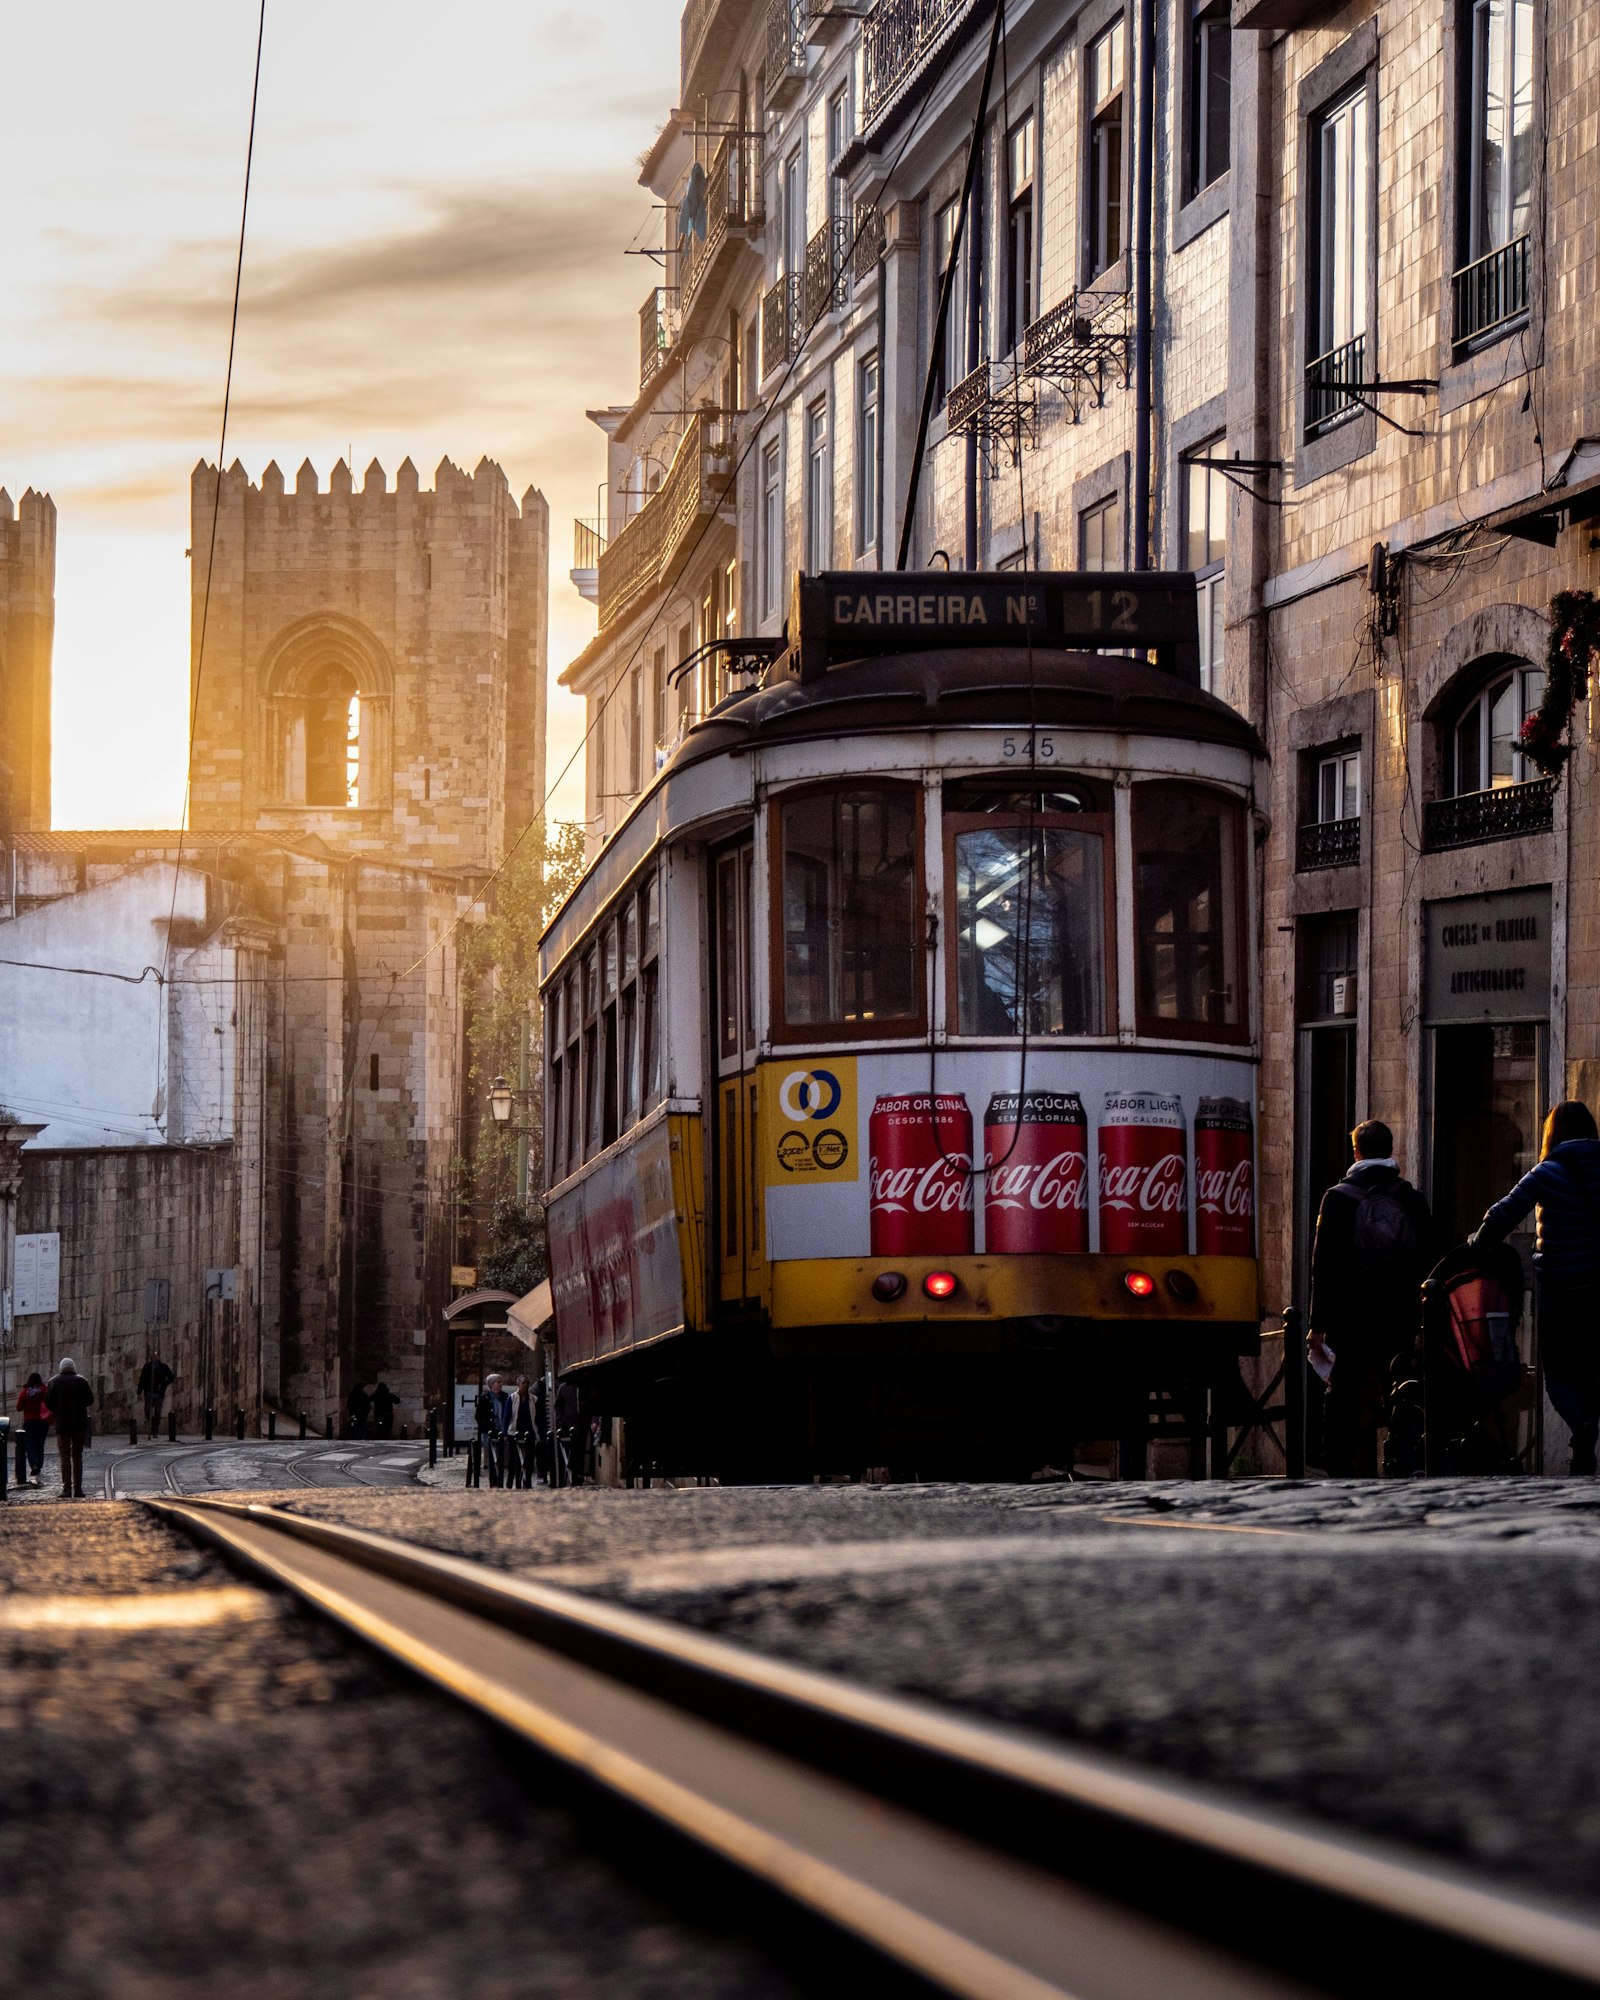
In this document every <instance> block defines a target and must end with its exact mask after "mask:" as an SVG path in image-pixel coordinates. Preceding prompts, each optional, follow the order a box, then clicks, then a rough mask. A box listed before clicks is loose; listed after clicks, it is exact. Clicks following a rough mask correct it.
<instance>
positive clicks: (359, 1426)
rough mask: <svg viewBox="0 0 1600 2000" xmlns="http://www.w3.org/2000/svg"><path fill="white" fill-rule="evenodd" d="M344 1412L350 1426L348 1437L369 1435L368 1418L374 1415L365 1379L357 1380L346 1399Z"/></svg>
mask: <svg viewBox="0 0 1600 2000" xmlns="http://www.w3.org/2000/svg"><path fill="white" fill-rule="evenodd" d="M344 1411H345V1418H346V1420H347V1423H348V1426H349V1428H348V1430H347V1432H346V1435H347V1436H349V1437H353V1438H364V1437H365V1436H366V1434H367V1418H368V1417H369V1416H370V1415H371V1414H372V1397H371V1394H370V1393H369V1391H368V1389H367V1385H366V1381H365V1379H364V1378H362V1379H358V1380H357V1382H356V1384H355V1386H354V1388H352V1389H351V1391H350V1394H349V1395H348V1396H347V1397H346V1398H345V1405H344Z"/></svg>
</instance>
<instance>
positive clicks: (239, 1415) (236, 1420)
mask: <svg viewBox="0 0 1600 2000" xmlns="http://www.w3.org/2000/svg"><path fill="white" fill-rule="evenodd" d="M233 1434H234V1436H235V1437H236V1438H242V1437H243V1436H244V1411H243V1410H241V1409H239V1408H237V1407H236V1408H235V1410H234V1413H233Z"/></svg>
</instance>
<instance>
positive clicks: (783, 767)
mask: <svg viewBox="0 0 1600 2000" xmlns="http://www.w3.org/2000/svg"><path fill="white" fill-rule="evenodd" d="M700 666H701V668H702V670H705V671H708V672H714V673H716V674H717V675H718V676H719V677H720V685H722V686H723V687H726V688H727V689H728V691H727V692H726V693H725V694H723V695H722V698H721V699H720V700H717V701H716V702H715V703H714V705H712V706H710V708H709V712H708V713H707V714H706V716H705V718H704V720H703V721H701V722H699V723H698V724H697V725H696V726H694V727H693V728H692V729H690V730H688V731H687V733H686V734H685V736H684V738H683V740H682V742H681V743H680V744H679V746H678V747H677V749H676V750H675V752H674V753H673V754H672V755H671V756H670V758H668V759H667V760H666V762H665V764H664V767H663V768H662V769H661V770H660V772H659V773H658V774H657V776H656V778H655V780H654V782H653V783H652V784H651V786H650V787H649V788H648V789H647V790H646V791H645V793H644V794H643V796H642V797H641V798H640V799H639V801H638V803H637V805H636V806H635V807H634V809H633V811H632V812H631V814H630V815H629V817H628V818H627V819H626V821H625V822H624V823H623V824H622V826H621V827H620V828H619V829H618V830H617V831H616V833H615V834H614V835H613V837H612V838H611V839H610V840H609V841H608V843H607V845H606V846H605V848H604V849H603V851H602V852H601V854H600V855H599V857H598V858H597V859H596V861H595V864H594V865H593V867H592V868H591V869H590V870H589V872H588V874H587V875H586V876H585V877H584V879H583V881H582V882H581V883H580V885H579V886H578V888H577V889H576V890H575V891H574V893H573V894H572V896H571V897H570V898H569V900H568V901H567V903H566V904H565V906H564V907H563V908H562V909H561V911H560V912H559V913H558V915H557V916H556V917H555V919H554V921H553V922H552V923H551V925H550V927H549V929H548V931H547V932H546V934H545V936H544V938H543V940H542V943H541V961H540V982H541V990H542V995H543V1001H544V1019H545V1024H546V1046H545V1064H546V1076H545V1145H544V1158H545V1162H546V1178H547V1180H548V1182H549V1186H548V1189H547V1192H546V1194H545V1197H544V1198H545V1205H546V1210H547V1214H548V1222H549V1237H550V1258H551V1283H552V1296H553V1304H554V1312H555V1336H554V1337H555V1350H556V1357H557V1362H556V1365H557V1370H558V1372H559V1373H560V1374H561V1375H563V1376H565V1377H570V1378H572V1379H574V1380H577V1381H579V1382H580V1383H581V1384H582V1386H583V1388H584V1391H585V1394H586V1397H587V1399H588V1403H589V1407H590V1408H591V1409H596V1410H600V1411H605V1412H608V1413H610V1414H612V1415H614V1416H617V1417H622V1418H625V1419H626V1437H627V1449H628V1455H629V1457H630V1458H631V1459H632V1460H633V1462H634V1463H635V1464H636V1465H637V1464H639V1463H640V1462H641V1461H643V1462H649V1463H654V1464H657V1465H660V1466H663V1467H673V1466H676V1467H678V1468H680V1469H683V1470H691V1471H699V1472H714V1473H718V1474H720V1476H722V1477H724V1478H740V1477H751V1478H753V1477H777V1476H783V1477H788V1476H803V1475H804V1474H806V1473H807V1472H820V1473H830V1472H859V1471H862V1470H864V1469H865V1468H868V1467H874V1466H884V1467H888V1468H889V1469H890V1470H891V1471H901V1472H906V1473H914V1474H917V1475H920V1476H941V1475H945V1474H949V1475H966V1476H972V1475H982V1474H994V1475H1005V1474H1015V1473H1023V1474H1025V1473H1026V1472H1028V1471H1030V1470H1034V1469H1037V1468H1038V1467H1040V1466H1042V1465H1046V1464H1050V1465H1055V1466H1062V1465H1068V1466H1070V1464H1071V1463H1072V1454H1073V1452H1074V1449H1075V1447H1076V1446H1077V1445H1078V1444H1080V1443H1081V1442H1082V1441H1084V1440H1087V1439H1100V1438H1109V1439H1115V1440H1118V1441H1119V1442H1120V1444H1121V1447H1122V1463H1123V1467H1124V1469H1127V1468H1128V1467H1129V1466H1130V1464H1132V1465H1137V1466H1142V1464H1143V1452H1144V1441H1145V1439H1146V1437H1147V1436H1148V1435H1149V1434H1150V1426H1151V1422H1152V1413H1157V1414H1159V1413H1161V1412H1165V1413H1166V1417H1167V1421H1168V1422H1169V1423H1171V1422H1174V1421H1176V1422H1177V1423H1178V1425H1179V1427H1180V1428H1182V1429H1184V1431H1185V1433H1186V1434H1187V1435H1188V1436H1190V1437H1191V1438H1192V1439H1193V1440H1195V1443H1196V1449H1197V1450H1199V1449H1201V1448H1202V1444H1203V1439H1204V1435H1205V1429H1206V1423H1207V1412H1208V1410H1211V1411H1214V1410H1215V1408H1216V1405H1217V1399H1218V1398H1219V1397H1221V1396H1223V1395H1225V1394H1226V1393H1227V1391H1228V1388H1229V1385H1230V1384H1234V1383H1236V1382H1237V1379H1238V1370H1237V1358H1238V1356H1239V1355H1241V1354H1244V1353H1250V1352H1253V1351H1254V1350H1255V1347H1256V1344H1257V1341H1258V1339H1259V1328H1260V1303H1259V1296H1258V1284H1257V1263H1256V1242H1255V1200H1254V1189H1255V1103H1256V1069H1257V1061H1258V1035H1259V998H1258V994H1257V990H1256V959H1257V954H1256V951H1255V948H1254V943H1253V940H1254V937H1255V928H1256V901H1257V885H1256V881H1255V868H1254V865H1253V855H1254V853H1255V851H1256V845H1257V842H1258V839H1259V836H1260V834H1261V830H1262V820H1261V808H1260V805H1259V803H1258V799H1259V797H1260V796H1261V795H1262V794H1263V790H1264V788H1263V784H1262V779H1263V752H1262V748H1261V745H1260V743H1259V741H1258V740H1257V738H1256V736H1255V734H1254V732H1253V730H1252V729H1251V728H1250V726H1249V725H1248V723H1246V722H1245V721H1244V720H1243V718H1241V717H1240V716H1239V715H1238V714H1237V713H1235V712H1234V711H1233V710H1232V709H1230V708H1228V707H1227V706H1225V705H1224V704H1223V703H1222V702H1220V701H1218V700H1217V699H1215V698H1214V697H1212V696H1211V695H1209V694H1207V693H1205V692H1203V691H1202V689H1201V687H1200V684H1199V680H1200V677H1199V668H1198V645H1197V632H1196V610H1195V592H1194V585H1193V581H1192V579H1191V578H1189V577H1187V576H1184V575H1164V574H1152V573H1139V574H1130V575H1104V574H1093V575H1089V574H1079V573H1072V574H1043V575H1040V574H1035V575H1019V574H1012V573H1003V574H971V575H969V574H960V573H949V572H935V573H918V574H904V573H895V574H881V575H880V574H861V573H858V572H848V573H835V574H826V575H821V576H814V577H801V578H799V579H797V582H796V587H795V597H794V603H793V608H792V611H791V615H790V619H789V624H788V630H787V636H786V641H785V642H784V643H783V644H781V645H778V644H775V643H773V642H752V643H751V644H748V645H742V644H740V643H739V642H727V643H726V644H724V645H722V646H720V647H718V648H715V649H706V654H705V657H703V658H702V659H701V661H700Z"/></svg>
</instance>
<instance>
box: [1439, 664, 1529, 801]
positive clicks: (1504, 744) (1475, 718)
mask: <svg viewBox="0 0 1600 2000" xmlns="http://www.w3.org/2000/svg"><path fill="white" fill-rule="evenodd" d="M1543 699H1544V675H1543V674H1542V673H1541V672H1540V670H1539V669H1538V668H1537V667H1524V666H1514V667H1512V668H1510V670H1509V671H1507V670H1505V669H1502V671H1501V672H1499V673H1498V674H1496V675H1495V676H1494V678H1493V679H1492V680H1491V681H1490V682H1489V683H1488V685H1487V686H1486V687H1483V688H1481V689H1480V690H1479V691H1478V693H1476V694H1475V695H1473V696H1472V698H1471V699H1470V700H1469V701H1468V702H1466V703H1465V705H1464V706H1462V707H1460V708H1458V709H1457V710H1456V712H1455V720H1454V723H1453V725H1452V727H1451V730H1450V740H1449V744H1448V751H1447V758H1446V763H1447V785H1448V790H1449V794H1450V796H1451V797H1453V798H1462V797H1464V796H1466V794H1468V793H1470V792H1498V791H1503V790H1504V789H1505V788H1506V787H1507V786H1509V785H1525V784H1527V783H1528V782H1529V781H1530V780H1532V779H1535V778H1537V777H1538V776H1539V771H1538V768H1537V766H1535V765H1533V764H1530V763H1529V761H1528V759H1527V758H1526V757H1524V756H1523V754H1522V752H1521V751H1520V750H1519V749H1518V748H1517V739H1518V736H1519V734H1520V732H1521V729H1522V725H1523V723H1524V722H1525V721H1526V720H1527V719H1528V717H1529V716H1530V715H1532V714H1533V712H1534V711H1535V709H1537V708H1538V706H1539V704H1540V702H1541V701H1542V700H1543Z"/></svg>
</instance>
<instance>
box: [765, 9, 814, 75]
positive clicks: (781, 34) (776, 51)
mask: <svg viewBox="0 0 1600 2000" xmlns="http://www.w3.org/2000/svg"><path fill="white" fill-rule="evenodd" d="M808 14H809V8H808V6H807V0H767V95H768V96H769V97H770V96H771V95H772V94H773V93H774V91H777V90H781V88H782V87H783V85H784V84H785V83H788V82H791V81H793V80H794V79H796V78H799V77H802V76H804V75H805V73H806V24H807V17H808Z"/></svg>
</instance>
